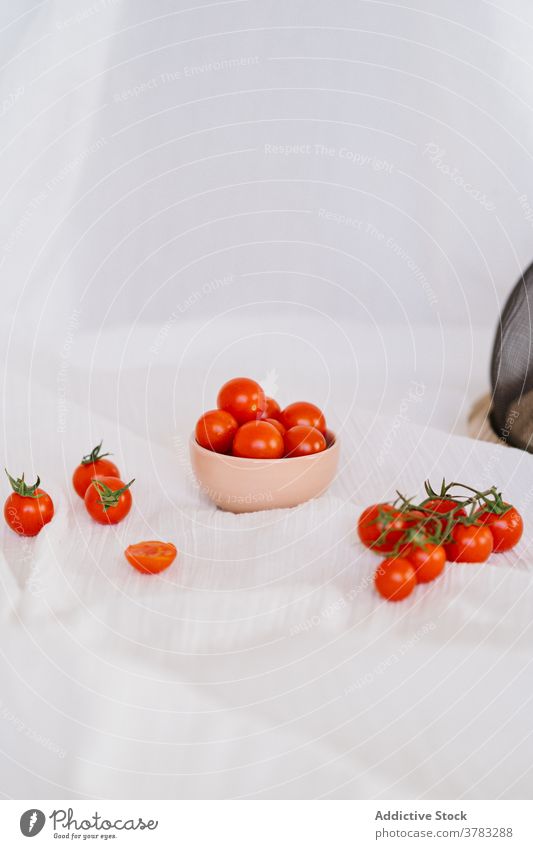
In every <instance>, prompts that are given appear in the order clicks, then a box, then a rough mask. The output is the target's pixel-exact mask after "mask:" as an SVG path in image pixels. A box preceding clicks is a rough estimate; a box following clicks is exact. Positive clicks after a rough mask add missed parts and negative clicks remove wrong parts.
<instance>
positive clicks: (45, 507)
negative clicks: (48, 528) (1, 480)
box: [4, 471, 54, 537]
mask: <svg viewBox="0 0 533 849" xmlns="http://www.w3.org/2000/svg"><path fill="white" fill-rule="evenodd" d="M6 474H7V476H8V478H9V482H10V484H11V486H12V487H13V492H12V493H11V495H9V496H8V497H7V499H6V502H5V504H4V518H5V520H6V522H7V524H8V525H9V527H10V528H11V530H12V531H15V533H16V534H18V535H19V536H21V537H34V536H36V535H37V534H38V533H39V531H41V530H42V529H43V527H44V526H45V525H47V524H48V522H51V521H52V518H53V515H54V503H53V501H52V499H51V498H50V496H49V495H48V493H47V492H45V491H44V489H40V488H39V484H40V482H41V481H40V479H39V478H37V480H36V482H35V483H34V484H33V486H28V485H27V483H26V482H25V480H24V475H22V477H21V478H17V479H16V480H15V479H14V478H12V477H11V475H10V474H9V473H8V472H7V471H6Z"/></svg>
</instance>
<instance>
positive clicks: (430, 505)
mask: <svg viewBox="0 0 533 849" xmlns="http://www.w3.org/2000/svg"><path fill="white" fill-rule="evenodd" d="M424 508H425V509H426V510H432V511H433V512H434V513H447V514H450V511H451V510H453V518H454V519H459V517H460V516H466V510H465V509H464V507H461V504H460V502H458V501H454V500H453V498H430V499H429V500H428V501H426V502H424ZM448 519H449V515H447V516H445V517H444V518H443V519H441V520H440V524H441V528H442V530H444V529H445V528H446V524H447V522H448Z"/></svg>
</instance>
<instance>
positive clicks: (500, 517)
mask: <svg viewBox="0 0 533 849" xmlns="http://www.w3.org/2000/svg"><path fill="white" fill-rule="evenodd" d="M507 506H508V510H506V511H505V513H493V512H492V511H491V510H481V511H480V512H479V513H476V519H477V520H478V521H479V522H481V523H482V524H483V525H486V526H487V527H488V528H490V532H491V534H492V538H493V541H494V551H496V552H499V551H509V549H511V548H514V546H515V545H516V544H517V542H518V541H519V540H520V538H521V536H522V534H523V532H524V523H523V521H522V516H521V515H520V513H519V512H518V510H517V509H516V508H515V507H512V506H511V505H510V504H509V505H507Z"/></svg>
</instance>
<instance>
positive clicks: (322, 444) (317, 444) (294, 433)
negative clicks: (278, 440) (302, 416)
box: [283, 425, 327, 457]
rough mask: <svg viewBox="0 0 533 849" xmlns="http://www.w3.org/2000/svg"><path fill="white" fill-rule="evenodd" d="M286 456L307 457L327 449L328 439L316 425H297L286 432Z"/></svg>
mask: <svg viewBox="0 0 533 849" xmlns="http://www.w3.org/2000/svg"><path fill="white" fill-rule="evenodd" d="M283 439H284V442H285V456H286V457H305V456H307V455H308V454H318V453H319V452H320V451H325V450H326V447H327V446H326V440H325V439H324V436H323V435H322V433H320V431H319V430H317V429H316V427H309V426H308V425H296V426H295V427H291V428H290V429H289V430H287V431H286V432H285V435H284V437H283Z"/></svg>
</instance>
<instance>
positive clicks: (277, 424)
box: [262, 419, 285, 436]
mask: <svg viewBox="0 0 533 849" xmlns="http://www.w3.org/2000/svg"><path fill="white" fill-rule="evenodd" d="M262 421H264V422H268V423H269V424H271V425H274V427H275V428H276V430H277V431H279V433H281V435H282V436H285V428H284V427H283V425H282V424H281V422H279V421H278V420H277V419H262Z"/></svg>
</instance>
